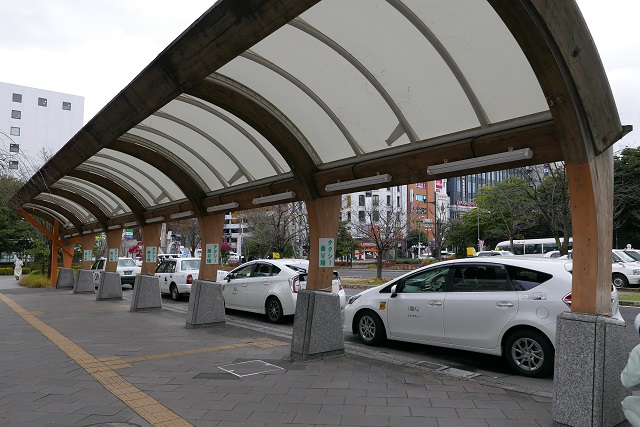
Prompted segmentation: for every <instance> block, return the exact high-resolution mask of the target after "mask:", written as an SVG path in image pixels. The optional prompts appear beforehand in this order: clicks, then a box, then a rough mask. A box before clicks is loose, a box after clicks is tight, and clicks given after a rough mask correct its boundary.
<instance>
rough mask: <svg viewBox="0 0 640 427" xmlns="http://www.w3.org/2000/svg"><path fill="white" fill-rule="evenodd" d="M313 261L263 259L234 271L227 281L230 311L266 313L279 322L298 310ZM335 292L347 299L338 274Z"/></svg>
mask: <svg viewBox="0 0 640 427" xmlns="http://www.w3.org/2000/svg"><path fill="white" fill-rule="evenodd" d="M307 271H309V261H307V260H304V259H261V260H255V261H249V262H247V263H244V264H242V265H240V266H238V267H236V268H234V269H233V270H231V271H230V272H229V273H228V274H227V275H226V277H225V278H224V279H223V283H224V287H223V291H222V293H223V296H224V302H225V307H226V308H231V309H236V310H244V311H251V312H254V313H263V314H266V316H267V320H268V321H270V322H273V323H279V322H282V321H283V320H284V317H285V316H289V315H293V314H295V311H296V300H297V297H298V292H299V291H300V290H301V289H305V288H306V284H307V282H306V277H307ZM332 292H333V293H335V294H337V295H338V296H339V297H340V307H341V308H342V307H344V306H345V304H346V296H345V292H344V289H342V282H341V281H340V276H339V274H338V272H337V271H334V272H333V280H332Z"/></svg>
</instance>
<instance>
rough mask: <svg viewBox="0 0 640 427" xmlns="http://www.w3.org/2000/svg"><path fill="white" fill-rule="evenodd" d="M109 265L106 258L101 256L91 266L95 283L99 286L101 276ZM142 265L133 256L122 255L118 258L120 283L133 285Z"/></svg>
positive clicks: (117, 269) (117, 271) (117, 270)
mask: <svg viewBox="0 0 640 427" xmlns="http://www.w3.org/2000/svg"><path fill="white" fill-rule="evenodd" d="M106 265H107V260H106V259H105V258H100V259H98V260H97V261H96V262H94V263H93V265H92V266H91V270H93V284H94V285H95V286H98V285H99V284H100V276H101V275H102V272H103V271H104V269H105V266H106ZM140 270H141V269H140V267H139V266H138V265H137V264H136V261H135V260H134V259H132V258H126V257H120V258H118V265H117V267H116V273H118V274H119V275H120V283H122V284H123V285H131V287H132V288H133V284H134V282H135V280H136V276H137V275H138V274H140Z"/></svg>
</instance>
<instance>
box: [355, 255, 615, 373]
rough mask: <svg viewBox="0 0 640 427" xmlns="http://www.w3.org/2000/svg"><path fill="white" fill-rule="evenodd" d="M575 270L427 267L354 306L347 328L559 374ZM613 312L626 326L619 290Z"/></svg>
mask: <svg viewBox="0 0 640 427" xmlns="http://www.w3.org/2000/svg"><path fill="white" fill-rule="evenodd" d="M570 269H571V263H567V262H561V261H556V260H553V259H549V258H525V257H487V258H482V259H480V258H467V259H459V260H451V261H444V262H440V263H437V264H433V265H430V266H426V267H422V268H419V269H417V270H414V271H412V272H410V273H407V274H405V275H403V276H400V277H399V278H397V279H394V280H392V281H390V282H388V283H386V284H383V285H380V286H377V287H375V288H372V289H368V290H366V291H364V292H361V293H359V294H357V295H354V296H352V297H351V298H349V301H348V302H347V306H346V307H345V311H344V313H345V316H344V328H345V330H346V331H349V332H352V333H354V334H357V335H359V337H360V340H361V341H362V342H364V343H365V344H368V345H374V344H378V343H380V342H381V341H383V340H384V339H387V338H388V339H393V340H399V341H408V342H416V343H424V344H429V345H434V346H440V347H450V348H456V349H461V350H468V351H476V352H479V353H487V354H495V355H503V356H504V357H505V358H506V360H507V362H508V364H509V365H510V366H511V367H512V368H513V370H515V371H516V372H518V373H519V374H521V375H524V376H530V377H543V376H547V375H549V374H550V373H551V372H552V370H553V359H554V352H555V350H554V342H555V338H556V318H557V316H558V314H560V313H562V312H563V311H570V310H571V272H570ZM611 299H612V312H613V314H614V316H615V317H617V318H619V319H621V318H622V317H621V316H620V311H619V307H618V293H617V291H616V289H615V288H613V286H612V293H611Z"/></svg>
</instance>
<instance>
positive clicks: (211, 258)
mask: <svg viewBox="0 0 640 427" xmlns="http://www.w3.org/2000/svg"><path fill="white" fill-rule="evenodd" d="M205 248H206V249H205V250H206V253H205V264H220V245H219V244H218V243H207V245H206V247H205Z"/></svg>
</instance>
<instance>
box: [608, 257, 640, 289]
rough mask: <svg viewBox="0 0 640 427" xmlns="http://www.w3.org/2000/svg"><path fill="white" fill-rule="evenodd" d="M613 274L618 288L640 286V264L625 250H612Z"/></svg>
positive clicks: (614, 282) (614, 284)
mask: <svg viewBox="0 0 640 427" xmlns="http://www.w3.org/2000/svg"><path fill="white" fill-rule="evenodd" d="M611 263H612V264H611V276H612V280H613V286H615V287H616V288H628V287H632V288H637V287H639V286H640V264H639V263H638V261H636V260H635V259H634V258H633V257H631V256H630V255H629V254H627V253H626V252H625V251H623V250H617V249H614V250H612V251H611Z"/></svg>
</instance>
